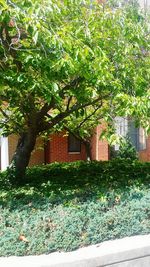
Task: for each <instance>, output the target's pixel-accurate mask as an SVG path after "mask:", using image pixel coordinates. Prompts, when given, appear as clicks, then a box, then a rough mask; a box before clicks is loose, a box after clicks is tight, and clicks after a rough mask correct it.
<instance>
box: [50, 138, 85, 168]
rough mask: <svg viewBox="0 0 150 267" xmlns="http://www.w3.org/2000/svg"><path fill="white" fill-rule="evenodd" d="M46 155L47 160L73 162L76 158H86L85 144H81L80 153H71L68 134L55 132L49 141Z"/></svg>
mask: <svg viewBox="0 0 150 267" xmlns="http://www.w3.org/2000/svg"><path fill="white" fill-rule="evenodd" d="M47 153H48V155H47V156H46V158H47V162H48V163H49V162H55V161H58V162H71V161H76V160H86V151H85V146H84V145H83V144H82V145H81V152H80V153H78V154H77V153H70V152H68V136H65V135H64V133H59V134H54V135H52V136H51V139H50V141H49V142H48V147H47Z"/></svg>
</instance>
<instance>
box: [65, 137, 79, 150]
mask: <svg viewBox="0 0 150 267" xmlns="http://www.w3.org/2000/svg"><path fill="white" fill-rule="evenodd" d="M68 152H81V141H80V140H78V139H77V138H76V137H74V136H73V135H72V134H70V135H69V136H68Z"/></svg>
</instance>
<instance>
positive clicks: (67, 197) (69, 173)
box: [0, 159, 150, 256]
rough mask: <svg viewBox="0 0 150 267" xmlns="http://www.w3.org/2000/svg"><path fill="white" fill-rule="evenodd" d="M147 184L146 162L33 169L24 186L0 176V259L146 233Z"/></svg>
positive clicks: (149, 223)
mask: <svg viewBox="0 0 150 267" xmlns="http://www.w3.org/2000/svg"><path fill="white" fill-rule="evenodd" d="M4 181H5V183H4ZM149 182H150V163H141V162H139V161H131V160H129V159H127V160H122V159H114V160H112V161H109V162H98V161H93V162H73V163H54V164H50V165H46V166H35V167H33V168H29V169H28V171H27V174H26V184H25V185H24V186H16V185H15V186H10V183H9V181H7V172H5V173H1V174H0V256H10V255H31V254H42V253H50V252H52V251H62V250H63V251H70V250H74V249H76V248H79V247H82V246H86V245H89V244H96V243H99V242H102V241H104V240H109V239H115V238H120V237H124V236H131V235H136V234H146V233H150V205H149V203H150V189H149ZM20 235H24V236H25V238H26V239H27V240H28V242H25V241H21V240H20V238H19V237H20Z"/></svg>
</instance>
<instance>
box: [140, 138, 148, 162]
mask: <svg viewBox="0 0 150 267" xmlns="http://www.w3.org/2000/svg"><path fill="white" fill-rule="evenodd" d="M139 159H140V160H142V161H150V136H149V137H148V138H147V142H146V149H145V150H142V151H140V152H139Z"/></svg>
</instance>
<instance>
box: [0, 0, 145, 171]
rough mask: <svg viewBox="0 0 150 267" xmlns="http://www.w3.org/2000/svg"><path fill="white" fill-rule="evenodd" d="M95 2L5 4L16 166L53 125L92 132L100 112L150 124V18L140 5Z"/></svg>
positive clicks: (6, 111) (0, 57)
mask: <svg viewBox="0 0 150 267" xmlns="http://www.w3.org/2000/svg"><path fill="white" fill-rule="evenodd" d="M92 5H93V6H91V1H90V0H86V1H82V0H79V1H71V0H69V1H61V0H58V1H54V0H52V1H49V0H46V1H44V2H43V1H42V0H38V1H34V0H29V1H20V0H16V1H5V0H3V1H1V3H0V7H1V9H0V39H1V42H0V83H1V88H0V116H1V120H0V128H1V129H2V130H3V134H5V135H8V134H11V133H16V134H18V135H19V136H20V137H21V139H20V140H19V143H18V149H17V151H16V158H15V160H14V163H15V164H16V166H17V159H18V161H19V160H20V162H22V164H23V162H25V163H24V164H25V165H27V164H28V161H29V157H30V154H31V151H32V150H33V148H34V145H35V141H36V138H37V136H38V135H41V134H46V133H47V131H48V133H52V132H53V131H57V130H60V129H62V128H65V129H69V130H71V131H74V132H76V134H78V136H80V137H82V138H84V136H86V137H89V135H90V133H91V131H90V129H91V128H92V127H95V126H96V125H97V123H99V119H100V118H104V119H105V120H106V121H107V122H108V124H109V125H111V123H112V122H113V120H112V119H113V118H114V116H116V115H120V116H123V115H126V116H128V115H132V116H134V117H137V118H138V119H140V118H142V121H143V122H144V123H145V126H147V127H149V124H146V121H147V118H148V114H149V113H148V112H149V104H148V103H149V66H150V64H149V63H150V62H149V53H148V51H149V44H150V42H149V41H150V39H149V34H148V33H149V30H148V25H147V24H148V22H147V20H145V18H144V15H143V14H142V13H140V11H139V10H138V9H137V8H136V9H135V8H133V7H132V6H130V8H127V7H124V6H120V7H113V8H110V6H109V5H107V4H106V5H105V7H104V6H103V5H101V4H98V3H97V1H93V3H92ZM81 125H82V127H80V126H81ZM26 144H27V145H26ZM19 145H20V147H19ZM25 145H26V147H25ZM19 148H20V150H21V148H22V150H21V151H20V150H19ZM23 148H24V150H23ZM26 151H27V152H26ZM23 159H24V160H23ZM20 162H19V164H18V169H19V167H20V171H21V168H23V167H26V166H23V167H22V164H21V163H20Z"/></svg>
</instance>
